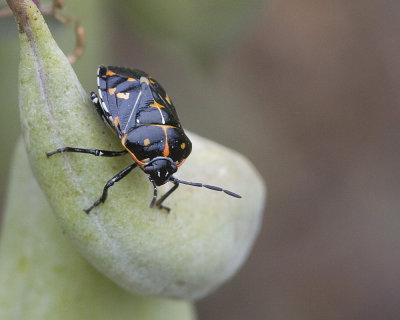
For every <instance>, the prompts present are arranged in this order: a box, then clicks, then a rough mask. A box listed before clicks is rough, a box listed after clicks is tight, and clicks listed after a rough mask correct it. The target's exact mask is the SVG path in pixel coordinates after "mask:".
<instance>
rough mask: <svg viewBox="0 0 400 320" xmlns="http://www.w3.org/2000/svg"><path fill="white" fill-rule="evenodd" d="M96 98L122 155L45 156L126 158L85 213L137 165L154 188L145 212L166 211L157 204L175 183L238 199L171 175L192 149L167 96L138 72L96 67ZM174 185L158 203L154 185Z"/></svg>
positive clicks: (70, 149) (92, 151)
mask: <svg viewBox="0 0 400 320" xmlns="http://www.w3.org/2000/svg"><path fill="white" fill-rule="evenodd" d="M97 87H98V96H97V95H96V94H95V93H94V92H92V93H91V99H92V101H93V103H94V105H95V107H96V110H97V112H98V113H99V115H100V117H101V118H102V119H103V121H104V122H105V124H106V125H107V126H108V127H109V128H110V129H111V130H112V131H113V132H114V133H116V134H117V135H118V137H119V138H120V140H121V144H122V146H123V147H124V150H122V151H108V150H98V149H82V148H73V147H64V148H60V149H57V150H55V151H53V152H49V153H46V155H47V157H50V156H52V155H54V154H56V153H63V152H79V153H89V154H92V155H95V156H103V157H116V156H122V155H125V154H127V153H128V154H129V155H130V156H131V157H132V158H133V160H134V163H133V164H131V165H129V166H128V167H126V168H125V169H123V170H122V171H121V172H119V173H118V174H117V175H115V176H114V177H113V178H112V179H110V180H109V181H108V182H107V183H106V185H105V186H104V189H103V194H102V195H101V197H100V198H99V199H98V200H97V201H96V202H94V203H93V205H92V206H90V207H89V208H88V209H86V210H85V212H86V213H89V212H90V211H91V210H92V209H93V208H94V207H96V206H98V205H99V204H101V203H104V202H105V201H106V199H107V194H108V188H110V187H111V186H112V185H114V183H115V182H117V181H119V180H121V179H122V178H124V177H125V176H126V175H127V174H128V173H129V172H131V171H132V169H134V168H135V167H137V166H139V168H140V169H142V171H143V172H144V173H145V174H147V176H148V178H149V180H150V182H151V183H152V184H153V186H154V193H153V199H152V201H151V203H150V208H152V207H154V206H156V207H158V208H160V209H165V210H167V211H169V210H170V209H169V208H167V207H165V206H163V205H162V203H163V202H164V200H165V199H167V198H168V197H169V196H170V195H171V193H172V192H174V191H175V190H176V189H177V188H178V186H179V184H180V183H183V184H187V185H191V186H195V187H205V188H208V189H211V190H215V191H223V192H225V193H226V194H228V195H230V196H232V197H235V198H241V196H240V195H238V194H236V193H234V192H232V191H229V190H225V189H222V188H220V187H215V186H210V185H207V184H202V183H195V182H188V181H183V180H179V179H177V178H175V177H174V176H173V174H174V173H175V172H176V171H177V170H178V168H179V166H181V165H182V163H183V162H184V161H185V159H186V158H187V157H188V156H189V154H190V152H191V150H192V143H191V142H190V140H189V138H188V137H187V136H186V134H185V132H184V131H183V128H182V126H181V124H180V122H179V118H178V115H177V113H176V111H175V107H174V105H173V104H172V101H171V98H170V97H169V96H168V94H167V93H166V92H165V90H164V89H163V88H162V87H161V85H160V84H159V83H158V82H157V81H156V80H154V79H153V78H152V77H151V76H149V75H148V74H146V73H145V72H143V71H140V70H137V69H134V70H131V69H128V68H121V67H112V66H100V67H99V68H98V70H97ZM168 181H170V182H172V183H173V184H174V186H173V187H172V188H171V189H170V190H168V191H167V192H166V193H165V194H164V195H163V196H161V197H160V198H159V199H158V200H157V186H161V185H163V184H165V183H166V182H168Z"/></svg>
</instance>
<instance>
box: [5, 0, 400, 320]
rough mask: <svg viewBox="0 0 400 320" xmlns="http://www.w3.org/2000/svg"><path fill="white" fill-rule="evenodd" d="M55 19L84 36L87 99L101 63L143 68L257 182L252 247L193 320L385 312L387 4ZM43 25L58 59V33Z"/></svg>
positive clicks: (389, 256) (398, 49)
mask: <svg viewBox="0 0 400 320" xmlns="http://www.w3.org/2000/svg"><path fill="white" fill-rule="evenodd" d="M66 10H67V12H69V13H70V14H72V15H77V16H79V17H80V19H81V21H82V23H83V25H84V26H85V28H86V30H87V33H88V48H87V52H86V54H85V56H84V57H83V59H82V60H81V61H79V62H78V63H77V64H76V65H75V66H74V68H75V69H76V71H77V73H78V75H79V76H80V78H81V79H82V82H83V83H84V85H85V87H86V88H87V90H88V91H89V90H93V88H94V87H95V81H94V72H95V71H94V70H96V66H97V65H98V64H100V63H103V64H119V65H126V66H131V67H138V68H141V69H144V70H146V71H147V72H149V73H151V74H152V75H153V76H154V77H155V78H157V79H158V80H159V81H160V82H161V83H162V84H163V85H164V87H165V88H166V89H167V91H168V92H169V95H170V96H171V97H172V98H173V100H174V102H175V105H176V107H177V110H178V113H179V115H180V118H181V121H182V123H183V124H184V126H185V127H186V128H187V129H189V130H191V131H194V132H197V133H199V134H201V135H203V136H206V137H208V138H210V139H213V140H216V141H218V142H220V143H222V144H225V145H227V146H229V147H231V148H234V149H236V150H238V151H240V152H241V153H244V154H246V155H247V156H248V158H250V159H251V160H252V162H253V163H254V164H255V165H256V167H257V168H258V169H259V171H260V173H261V175H262V176H263V177H264V178H265V180H266V182H267V186H268V191H269V193H268V204H267V208H266V210H265V218H264V225H263V227H262V230H261V234H260V237H259V238H258V241H257V243H256V246H255V248H254V250H253V252H252V254H251V256H250V258H249V260H248V262H247V263H246V265H245V266H244V267H243V268H242V270H241V271H240V273H239V274H238V275H237V276H236V277H235V278H234V279H232V281H230V282H229V283H227V284H226V285H224V286H223V287H222V288H220V289H219V290H218V291H217V292H215V293H214V294H212V295H210V296H209V297H207V298H205V299H203V300H201V301H199V302H198V303H197V307H198V313H199V319H207V320H214V319H215V320H217V319H218V320H220V319H229V320H236V319H238V320H239V319H274V320H280V319H282V320H291V319H294V320H301V319H307V320H313V319H324V320H328V319H400V255H399V249H400V236H399V230H400V213H399V207H400V200H399V196H398V190H399V188H400V151H399V143H398V141H399V138H400V129H399V126H398V125H397V123H398V121H399V120H400V111H399V102H400V94H399V90H398V88H400V41H399V37H400V19H399V18H400V2H398V1H393V0H380V1H379V0H354V1H345V0H336V1H328V0H322V1H321V0H319V1H317V0H303V1H295V0H281V1H277V0H275V1H261V0H251V1H248V2H243V3H242V1H236V0H221V1H218V2H217V1H211V0H209V1H203V2H201V3H200V2H198V3H197V2H195V1H192V2H190V1H187V2H185V3H183V2H180V1H170V2H168V1H167V2H166V4H164V3H162V2H161V1H145V2H143V3H139V1H129V0H124V1H120V2H113V4H110V3H109V2H108V3H107V1H94V0H90V1H88V2H85V4H82V3H78V2H77V1H73V0H70V1H68V2H67V8H66ZM93 10H95V11H96V14H98V15H96V14H94V13H93ZM50 20H51V19H50ZM49 23H50V27H51V28H52V30H54V33H55V36H56V39H58V38H59V39H60V42H63V41H64V43H65V44H64V47H65V48H66V49H65V50H66V51H68V50H69V49H70V47H71V43H72V42H73V35H71V33H72V31H71V30H68V29H66V28H65V27H63V26H59V25H58V24H57V23H55V22H54V21H53V22H52V21H49ZM7 28H9V29H7ZM13 28H14V29H15V26H14V25H13V22H12V20H11V19H3V21H1V24H0V41H1V47H0V58H2V60H3V61H0V67H1V68H2V69H1V70H3V72H2V73H1V77H2V78H3V80H7V81H3V80H2V81H3V82H1V86H0V96H1V97H2V99H3V97H7V98H8V99H9V101H10V102H8V103H7V105H6V106H5V105H4V103H3V105H2V108H3V109H4V113H3V114H2V116H1V118H2V119H1V121H2V123H3V125H2V128H0V129H1V130H0V133H1V136H0V138H1V139H2V140H1V143H2V151H1V158H0V160H1V161H2V171H1V172H0V173H1V174H2V176H1V178H2V181H3V187H2V192H3V198H4V190H5V189H6V188H5V185H6V183H5V182H4V181H6V176H7V172H8V169H7V166H8V162H9V154H10V152H11V150H12V143H13V139H12V138H11V137H12V136H17V132H18V129H17V127H18V122H17V113H16V109H15V107H16V97H17V91H16V90H15V86H16V81H17V80H16V72H17V69H16V68H17V67H16V66H17V60H18V58H17V57H16V56H15V55H16V54H15V52H16V50H18V49H17V48H18V45H17V43H16V42H15V39H14V37H16V32H15V34H13V35H9V32H7V34H6V32H3V30H13ZM64 29H66V30H64ZM12 52H14V54H10V53H12ZM5 57H8V58H5ZM13 59H14V60H15V61H14V60H13ZM13 63H14V65H13ZM5 68H8V69H5ZM5 70H7V73H5V72H4V71H5ZM6 107H7V108H6ZM2 112H3V111H2ZM11 119H12V120H11ZM14 119H15V121H14ZM12 121H14V122H12ZM6 122H7V123H6ZM10 133H12V134H10Z"/></svg>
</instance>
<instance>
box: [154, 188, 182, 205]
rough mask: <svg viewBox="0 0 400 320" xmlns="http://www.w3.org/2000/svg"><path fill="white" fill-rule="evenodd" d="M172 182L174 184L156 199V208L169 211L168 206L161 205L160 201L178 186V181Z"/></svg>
mask: <svg viewBox="0 0 400 320" xmlns="http://www.w3.org/2000/svg"><path fill="white" fill-rule="evenodd" d="M172 182H173V183H174V186H173V187H172V188H171V189H169V190H168V191H167V192H166V193H165V194H164V195H163V196H162V197H161V198H160V199H158V200H157V202H156V204H155V206H156V207H157V208H159V209H164V210H167V212H169V211H170V208H168V207H166V206H163V205H162V203H163V202H164V200H165V199H167V198H168V197H169V196H170V195H171V193H172V192H174V191H175V190H176V189H178V187H179V183H178V182H176V181H172Z"/></svg>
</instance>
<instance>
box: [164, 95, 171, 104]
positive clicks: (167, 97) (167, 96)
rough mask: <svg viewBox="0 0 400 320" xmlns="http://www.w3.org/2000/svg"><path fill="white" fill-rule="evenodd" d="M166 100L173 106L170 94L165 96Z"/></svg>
mask: <svg viewBox="0 0 400 320" xmlns="http://www.w3.org/2000/svg"><path fill="white" fill-rule="evenodd" d="M165 100H167V102H168V103H169V104H172V102H171V98H170V97H169V95H168V94H166V95H165Z"/></svg>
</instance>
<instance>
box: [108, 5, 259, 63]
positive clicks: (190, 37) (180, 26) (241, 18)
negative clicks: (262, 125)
mask: <svg viewBox="0 0 400 320" xmlns="http://www.w3.org/2000/svg"><path fill="white" fill-rule="evenodd" d="M120 2H121V3H123V4H124V6H125V8H126V9H125V10H124V11H123V13H124V14H125V17H126V21H128V22H130V23H131V25H132V29H133V30H134V29H139V30H140V32H142V33H147V34H148V35H149V36H153V37H156V38H157V39H159V41H161V42H164V43H166V42H169V43H171V42H172V43H174V44H175V45H178V46H183V47H185V48H186V49H187V50H189V51H190V53H191V54H192V55H193V56H195V57H197V59H198V60H199V61H201V62H205V63H207V62H209V61H210V60H212V59H213V57H214V56H215V55H217V54H218V53H219V52H221V51H223V50H224V49H225V47H226V45H228V44H229V42H231V41H233V40H234V39H235V38H237V37H238V34H240V33H242V32H243V30H245V29H246V25H251V23H246V22H247V21H248V19H251V18H252V17H253V16H254V13H255V12H256V11H257V10H258V9H259V8H260V6H261V5H262V3H263V2H264V1H260V0H249V1H241V0H218V1H215V0H203V1H199V0H184V1H182V0H171V1H159V0H147V1H137V0H122V1H120ZM113 5H114V6H115V4H113Z"/></svg>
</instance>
